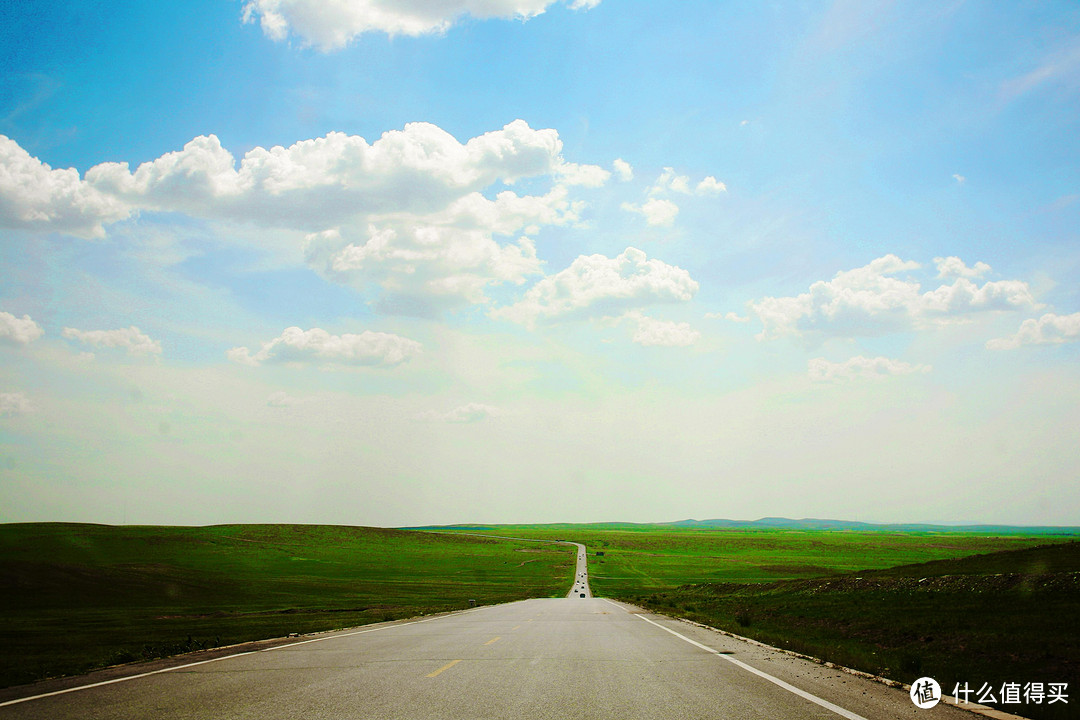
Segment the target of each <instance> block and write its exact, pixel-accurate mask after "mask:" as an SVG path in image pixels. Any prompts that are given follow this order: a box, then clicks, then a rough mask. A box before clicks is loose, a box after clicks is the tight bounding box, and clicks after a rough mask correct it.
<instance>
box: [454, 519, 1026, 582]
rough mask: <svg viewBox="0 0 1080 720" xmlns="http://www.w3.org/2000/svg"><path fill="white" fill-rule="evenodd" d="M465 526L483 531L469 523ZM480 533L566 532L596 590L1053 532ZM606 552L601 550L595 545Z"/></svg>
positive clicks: (632, 529) (973, 550)
mask: <svg viewBox="0 0 1080 720" xmlns="http://www.w3.org/2000/svg"><path fill="white" fill-rule="evenodd" d="M463 530H464V531H466V532H480V530H476V529H469V528H464V529H463ZM482 532H490V533H491V534H495V535H507V536H514V537H524V538H538V539H545V540H554V539H566V540H573V541H575V542H580V543H584V544H585V545H586V546H587V547H588V549H589V554H590V558H589V581H590V583H591V585H592V589H593V592H595V593H596V594H598V595H606V596H609V597H616V596H623V595H625V594H627V593H633V594H641V593H642V592H644V591H656V590H663V589H670V588H675V587H678V586H680V585H686V584H689V583H708V582H738V583H761V582H771V581H775V580H788V579H794V578H811V577H821V576H824V575H834V574H837V573H846V572H853V571H856V570H871V569H881V568H890V567H895V566H897V565H906V564H911V563H920V562H927V561H930V560H941V559H948V558H958V557H965V556H968V555H975V554H979V553H988V552H996V551H999V550H1015V549H1020V548H1025V547H1031V546H1033V545H1038V544H1040V543H1045V542H1047V541H1048V537H1047V536H1024V535H997V536H985V535H979V534H973V533H963V532H955V533H941V532H920V533H917V532H897V533H891V532H847V531H814V530H811V531H804V530H774V529H732V530H728V529H724V530H715V529H705V530H703V529H696V528H672V527H670V526H663V525H611V526H605V525H547V526H537V525H524V526H521V525H518V526H514V525H498V526H485V529H483V530H482ZM598 551H599V552H603V553H604V555H603V557H598V556H596V552H598Z"/></svg>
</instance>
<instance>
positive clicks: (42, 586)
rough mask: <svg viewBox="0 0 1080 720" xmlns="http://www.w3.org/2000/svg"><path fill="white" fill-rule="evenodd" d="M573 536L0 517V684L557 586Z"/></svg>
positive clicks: (563, 578)
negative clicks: (536, 538) (551, 540)
mask: <svg viewBox="0 0 1080 720" xmlns="http://www.w3.org/2000/svg"><path fill="white" fill-rule="evenodd" d="M573 557H574V556H573V548H572V547H571V546H568V545H549V544H539V543H529V542H514V541H499V540H492V539H485V538H476V537H467V536H449V535H437V534H431V533H421V532H406V531H400V530H384V529H376V528H359V527H332V526H313V525H245V526H239V525H237V526H217V527H110V526H102V525H71V524H59V523H45V524H11V525H0V614H2V616H3V618H4V623H3V627H2V628H0V642H3V644H4V648H5V651H4V653H3V654H2V656H0V686H7V685H16V684H21V683H26V682H31V681H33V680H37V679H40V678H44V677H50V676H55V675H61V674H72V673H79V672H84V671H86V670H90V669H93V668H96V667H102V666H105V665H109V664H116V663H120V662H128V661H132V660H139V659H147V658H151V657H158V656H162V655H170V654H176V653H180V652H186V651H189V650H196V649H201V648H204V647H210V646H217V645H227V644H232V643H236V642H242V641H246V640H254V639H261V638H271V637H281V636H285V635H288V634H290V633H306V632H314V631H319V630H328V629H334V628H341V627H350V626H354V625H363V624H366V623H370V622H376V621H380V620H388V619H396V618H401V617H409V616H414V615H420V614H425V613H431V612H439V611H445V610H453V609H458V608H464V607H467V606H468V601H469V600H470V599H475V600H476V601H477V602H478V603H479V604H487V603H495V602H506V601H510V600H517V599H521V598H526V597H545V596H552V595H554V596H558V595H562V594H564V593H565V592H566V591H567V589H568V588H569V586H570V583H571V581H572V577H573Z"/></svg>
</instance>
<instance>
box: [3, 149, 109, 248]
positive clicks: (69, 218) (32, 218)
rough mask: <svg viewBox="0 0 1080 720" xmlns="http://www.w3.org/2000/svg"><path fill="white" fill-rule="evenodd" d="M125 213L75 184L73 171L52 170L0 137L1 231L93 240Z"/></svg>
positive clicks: (100, 195)
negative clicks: (54, 234)
mask: <svg viewBox="0 0 1080 720" xmlns="http://www.w3.org/2000/svg"><path fill="white" fill-rule="evenodd" d="M129 214H130V211H129V209H128V208H127V206H126V205H125V204H124V203H123V202H122V201H120V200H119V199H117V198H115V197H110V196H109V195H107V194H104V193H101V192H99V191H98V190H97V189H95V188H94V187H92V186H91V185H88V184H87V183H86V182H84V181H82V180H80V179H79V172H78V171H77V170H75V169H74V168H68V169H66V170H59V169H58V170H54V169H52V168H51V167H49V166H48V165H47V164H45V163H43V162H41V161H40V160H38V159H37V158H35V157H31V156H30V153H28V152H26V150H24V149H23V148H21V147H20V146H19V144H18V143H16V142H15V141H14V140H11V139H10V138H8V137H6V136H4V135H0V227H6V228H28V229H32V230H44V231H47V232H49V231H52V232H64V233H69V234H71V235H76V236H79V237H84V238H97V237H102V236H103V235H104V234H105V230H104V225H105V224H107V223H111V222H115V221H117V220H123V219H124V218H126V217H128V215H129Z"/></svg>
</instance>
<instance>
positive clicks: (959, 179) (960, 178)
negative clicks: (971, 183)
mask: <svg viewBox="0 0 1080 720" xmlns="http://www.w3.org/2000/svg"><path fill="white" fill-rule="evenodd" d="M953 180H955V181H956V182H957V183H958V184H960V185H963V184H964V181H965V180H967V178H966V177H964V176H963V175H960V174H959V173H953Z"/></svg>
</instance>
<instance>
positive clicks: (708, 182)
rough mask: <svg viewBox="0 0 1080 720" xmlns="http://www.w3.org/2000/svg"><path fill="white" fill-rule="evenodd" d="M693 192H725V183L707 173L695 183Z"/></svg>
mask: <svg viewBox="0 0 1080 720" xmlns="http://www.w3.org/2000/svg"><path fill="white" fill-rule="evenodd" d="M694 192H696V193H697V194H698V195H719V194H720V193H723V192H727V185H725V184H724V183H722V182H720V181H719V180H717V179H716V178H714V177H713V176H712V175H709V176H708V177H706V178H705V179H704V180H702V181H701V182H699V183H698V184H697V188H695V190H694Z"/></svg>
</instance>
